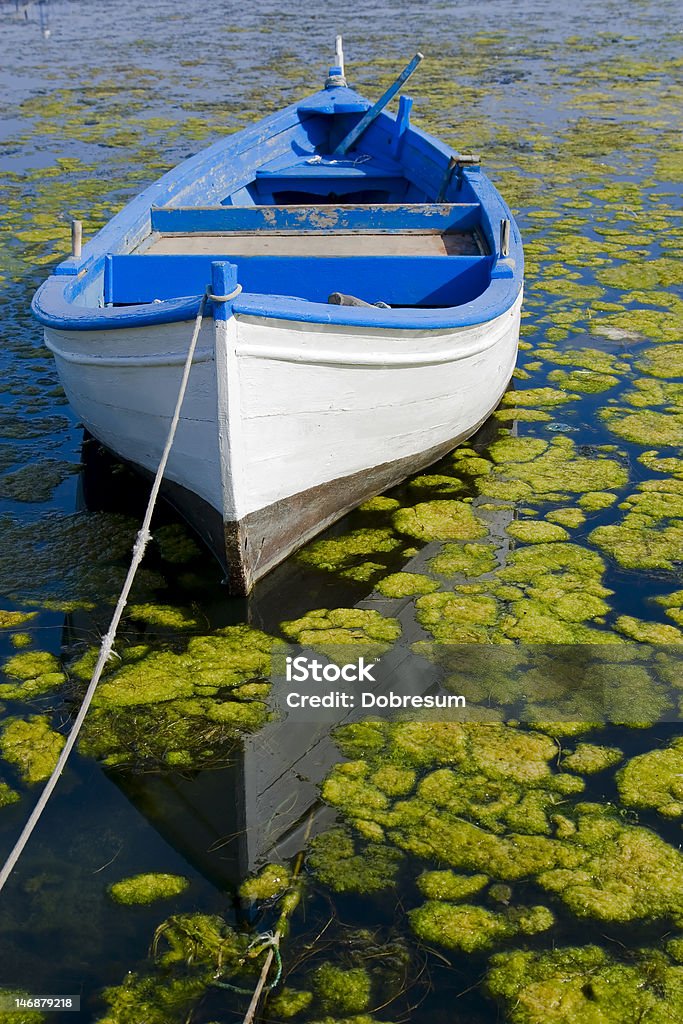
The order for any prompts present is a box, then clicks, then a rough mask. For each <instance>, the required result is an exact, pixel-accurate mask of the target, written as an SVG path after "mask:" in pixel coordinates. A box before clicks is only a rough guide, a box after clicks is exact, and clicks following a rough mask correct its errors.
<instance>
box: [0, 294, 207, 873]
mask: <svg viewBox="0 0 683 1024" xmlns="http://www.w3.org/2000/svg"><path fill="white" fill-rule="evenodd" d="M206 299H207V293H206V292H205V293H204V295H202V298H201V302H200V303H199V311H198V313H197V319H196V320H195V325H194V332H193V334H192V341H191V342H190V347H189V349H188V352H187V358H186V360H185V366H184V368H183V376H182V379H181V381H180V389H179V391H178V397H177V399H176V404H175V410H174V412H173V419H172V420H171V426H170V427H169V430H168V436H167V437H166V444H165V446H164V450H163V453H162V455H161V460H160V462H159V468H158V469H157V472H156V476H155V477H154V483H153V484H152V490H151V491H150V495H149V500H148V502H147V509H146V511H145V518H144V519H143V521H142V526H141V527H140V530H139V532H138V535H137V538H136V540H135V544H134V545H133V557H132V559H131V563H130V568H129V569H128V575H127V576H126V579H125V582H124V584H123V588H122V590H121V594H120V596H119V600H118V603H117V605H116V608H115V609H114V614H113V615H112V618H111V622H110V623H109V629H108V631H107V632H106V633H105V635H104V637H103V638H102V644H101V646H100V654H99V657H98V659H97V664H96V665H95V669H94V671H93V674H92V676H91V677H90V683H89V684H88V689H87V690H86V693H85V697H84V698H83V703H82V704H81V707H80V710H79V712H78V714H77V716H76V720H75V721H74V724H73V726H72V729H71V732H70V733H69V735H68V736H67V739H66V743H65V744H64V747H63V749H62V752H61V754H60V755H59V760H58V761H57V764H56V765H55V769H54V771H53V772H52V775H51V776H50V778H49V779H48V780H47V782H46V783H45V788H44V789H43V792H42V793H41V794H40V797H39V799H38V803H37V804H36V806H35V807H34V809H33V811H32V813H31V816H30V817H29V819H28V821H27V822H26V825H25V826H24V829H23V831H22V833H21V835H20V836H19V838H18V839H17V841H16V843H15V844H14V848H13V849H12V852H11V853H10V855H9V857H8V858H7V860H6V862H5V864H4V866H3V868H2V871H0V891H1V890H2V889H3V887H4V885H5V882H6V881H7V879H8V878H9V876H10V875H11V873H12V870H13V868H14V866H15V864H16V863H17V861H18V860H19V857H20V856H21V854H22V852H23V850H24V847H25V846H26V844H27V842H28V841H29V839H30V838H31V834H32V832H33V830H34V829H35V827H36V825H37V824H38V821H39V820H40V816H41V814H42V813H43V811H44V810H45V808H46V806H47V802H48V800H49V799H50V797H51V795H52V792H53V790H54V788H55V786H56V785H57V782H58V781H59V777H60V775H61V774H62V772H63V770H64V767H65V765H66V762H67V760H68V758H69V754H70V753H71V751H72V750H73V748H74V746H75V744H76V740H77V739H78V733H79V732H80V729H81V726H82V725H83V722H84V720H85V716H86V714H87V713H88V708H89V707H90V703H91V701H92V699H93V697H94V696H95V690H96V689H97V684H98V683H99V681H100V676H101V675H102V672H103V670H104V666H105V665H106V663H107V661H108V660H109V658H110V657H111V653H112V647H113V646H114V639H115V637H116V630H117V628H118V625H119V622H120V620H121V616H122V615H123V610H124V608H125V607H126V602H127V600H128V595H129V593H130V589H131V587H132V586H133V580H134V579H135V574H136V572H137V571H138V568H139V566H140V563H141V561H142V559H143V556H144V554H145V549H146V547H147V544H148V543H149V540H150V538H151V536H152V535H151V533H150V531H149V527H150V524H151V522H152V514H153V512H154V506H155V505H156V500H157V497H158V496H159V488H160V487H161V481H162V479H163V476H164V472H165V470H166V464H167V462H168V457H169V455H170V453H171V447H172V445H173V441H174V438H175V434H176V430H177V428H178V422H179V420H180V410H181V407H182V404H183V399H184V398H185V391H186V390H187V382H188V379H189V376H190V370H191V369H192V357H193V355H194V351H195V349H196V347H197V339H198V338H199V332H200V330H201V326H202V319H203V316H204V308H205V306H206ZM216 301H219V300H218V298H217V297H216Z"/></svg>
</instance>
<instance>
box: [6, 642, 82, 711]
mask: <svg viewBox="0 0 683 1024" xmlns="http://www.w3.org/2000/svg"><path fill="white" fill-rule="evenodd" d="M2 671H3V672H4V674H5V675H6V676H9V677H10V679H13V680H14V682H9V683H0V697H5V698H7V699H10V700H31V698H33V697H39V696H40V695H41V694H43V693H50V692H51V691H52V690H56V689H57V688H58V687H60V686H61V685H62V684H63V683H64V682H65V680H66V676H65V674H64V672H63V671H62V667H61V665H60V663H59V661H58V660H57V658H56V657H55V656H54V654H49V653H48V652H47V651H26V652H24V653H23V654H14V655H13V656H12V657H11V658H8V659H7V661H6V662H5V664H4V665H3V666H2Z"/></svg>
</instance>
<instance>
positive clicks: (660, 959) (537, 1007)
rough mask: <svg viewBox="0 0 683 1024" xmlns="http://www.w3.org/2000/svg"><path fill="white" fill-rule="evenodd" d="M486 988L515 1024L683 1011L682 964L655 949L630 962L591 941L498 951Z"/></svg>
mask: <svg viewBox="0 0 683 1024" xmlns="http://www.w3.org/2000/svg"><path fill="white" fill-rule="evenodd" d="M486 989H487V991H488V993H489V994H490V995H492V996H493V997H494V998H496V999H499V1000H501V1002H502V1003H503V1004H504V1006H505V1008H506V1011H507V1013H508V1015H509V1020H510V1021H511V1024H548V1022H550V1021H552V1022H553V1024H631V1022H632V1021H636V1020H640V1021H645V1020H648V1021H652V1024H671V1022H673V1021H674V1020H677V1019H678V1018H680V1016H681V1015H682V1014H683V985H681V972H680V968H679V967H677V966H674V965H672V963H671V961H670V960H669V958H668V957H666V956H665V955H664V954H663V953H660V952H654V951H652V952H648V951H643V952H640V953H639V954H637V956H634V957H632V958H631V959H630V960H627V961H626V962H619V961H618V960H616V959H615V958H614V957H613V956H612V955H611V954H610V953H608V952H606V951H605V950H603V949H601V948H599V947H598V946H591V945H589V946H581V947H567V948H560V949H553V950H551V951H549V952H544V953H538V952H525V951H522V950H519V951H514V952H509V953H497V954H495V955H494V956H493V957H492V958H491V961H490V967H489V971H488V974H487V977H486Z"/></svg>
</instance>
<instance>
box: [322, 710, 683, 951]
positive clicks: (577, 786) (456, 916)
mask: <svg viewBox="0 0 683 1024" xmlns="http://www.w3.org/2000/svg"><path fill="white" fill-rule="evenodd" d="M369 726H370V723H368V725H367V726H365V727H364V726H363V723H361V725H360V727H358V728H357V727H355V726H349V727H344V728H342V729H340V730H338V734H337V738H338V742H339V743H340V745H341V747H342V750H343V751H344V752H345V753H346V754H347V755H351V756H355V757H356V758H358V753H359V752H361V751H364V754H363V756H362V758H361V759H357V760H353V761H350V762H347V763H345V764H342V765H338V766H336V767H335V768H334V769H333V770H332V772H331V774H330V775H329V776H328V778H327V780H326V782H325V784H324V786H323V797H324V799H325V800H326V801H327V803H330V804H332V805H333V806H334V807H335V808H336V809H337V810H338V811H339V812H340V813H341V814H342V815H343V816H344V818H345V819H346V821H347V822H348V825H349V827H350V828H352V829H354V830H355V831H356V832H357V833H358V834H359V835H360V836H361V837H367V836H374V837H375V839H374V840H373V841H372V842H370V843H368V845H367V848H365V847H363V846H362V845H361V846H360V847H358V846H357V845H356V842H355V840H354V838H353V835H352V833H350V832H349V831H341V830H336V831H335V832H333V833H328V836H329V835H331V836H332V837H333V838H331V839H328V838H327V837H326V836H324V835H323V836H321V837H318V839H317V840H316V843H317V844H319V849H321V850H325V849H326V847H327V852H328V853H329V856H328V858H327V863H326V868H327V870H325V871H323V873H322V874H321V873H319V872H318V871H316V864H315V862H314V861H312V867H313V870H314V872H315V873H316V874H318V877H320V878H321V880H322V881H325V882H327V883H329V884H331V885H332V887H333V888H335V872H336V874H337V877H339V874H343V875H344V876H346V874H347V872H345V871H344V872H339V871H338V869H337V865H338V864H340V863H341V862H342V860H346V862H347V864H348V865H349V867H351V872H350V874H351V880H350V883H348V882H347V886H348V888H349V889H350V890H351V891H364V890H365V887H364V885H363V882H362V881H361V878H362V873H363V871H364V870H366V866H367V869H371V858H374V864H375V875H379V877H378V878H377V882H376V885H375V888H378V887H379V884H381V883H382V882H383V883H384V885H386V884H389V883H390V881H391V874H390V873H389V872H388V871H387V870H386V867H385V866H383V868H384V870H383V873H382V869H380V871H379V873H378V872H377V870H376V865H377V864H378V863H381V858H384V859H385V865H386V863H388V862H389V859H390V857H392V856H393V858H396V857H397V856H398V857H400V855H401V854H409V855H411V856H413V857H417V858H418V859H419V861H420V864H421V868H422V871H423V872H426V874H421V875H420V877H421V878H422V882H421V883H419V886H418V887H419V888H420V889H421V891H423V892H424V894H425V895H426V896H427V902H428V904H430V906H429V907H428V910H423V909H421V908H418V907H415V908H414V913H413V914H412V916H411V920H412V921H414V922H418V925H417V927H418V928H419V929H420V930H421V931H420V934H422V935H423V937H424V938H427V935H428V933H429V940H430V941H436V935H437V932H439V930H440V929H441V933H442V935H443V936H446V935H449V934H450V940H449V941H450V942H451V945H453V947H456V946H457V947H458V948H463V949H466V948H470V949H475V948H484V947H485V946H486V947H488V946H489V945H491V944H494V943H495V942H496V941H498V939H502V938H504V937H505V936H506V935H512V934H519V933H521V932H523V930H524V927H526V926H525V925H523V924H522V921H523V920H525V919H524V916H523V915H522V918H520V917H518V916H515V915H512V916H511V915H509V914H507V913H504V912H495V913H493V912H491V913H493V917H485V918H483V917H481V915H480V914H479V913H478V912H477V914H474V911H472V912H470V910H466V911H465V910H462V909H458V910H457V912H456V910H455V909H454V908H456V907H461V908H462V906H463V904H459V903H458V902H457V896H455V897H454V896H452V895H450V893H449V884H450V882H451V881H453V882H454V884H455V885H456V887H457V878H459V876H460V875H462V874H465V875H468V874H471V873H475V874H477V875H485V876H486V878H487V879H490V880H491V881H492V882H493V883H495V885H499V884H501V883H503V884H506V885H511V884H513V883H514V882H516V881H520V880H523V879H524V880H530V881H533V882H535V884H536V885H537V886H538V887H539V888H540V889H543V890H545V891H546V892H548V893H551V894H552V895H553V896H555V897H557V898H559V899H560V900H561V901H562V902H563V903H564V905H565V907H566V908H567V909H568V910H569V911H570V912H571V913H573V914H574V915H575V916H576V917H577V918H584V919H585V918H593V919H596V920H599V921H604V922H606V921H612V922H624V923H625V922H630V921H638V920H650V921H654V920H662V921H667V920H668V921H673V922H674V923H676V924H681V923H683V855H681V853H680V852H679V851H678V850H676V849H674V848H673V847H672V846H670V845H669V844H668V843H667V842H665V841H664V840H663V839H662V838H660V837H659V836H658V835H656V834H655V833H654V832H651V831H650V830H648V829H646V828H642V827H637V826H635V825H631V824H628V823H626V822H625V821H624V820H623V819H622V818H621V817H620V816H619V814H618V812H617V810H616V809H615V808H614V807H611V806H610V805H600V804H594V803H586V802H585V801H582V800H581V799H580V797H581V793H582V791H583V789H584V783H583V781H582V780H581V779H580V778H579V777H577V776H576V775H574V774H570V773H568V772H565V771H557V770H556V769H554V767H553V764H552V762H553V761H554V760H555V759H556V758H557V754H558V749H557V746H556V744H555V742H554V741H553V740H552V739H551V738H550V737H549V736H546V735H543V734H542V733H534V732H529V731H526V730H522V729H519V728H514V727H511V726H505V725H500V724H495V725H494V724H485V725H484V724H472V725H468V724H462V723H450V722H449V723H436V722H433V723H429V722H401V723H372V728H369ZM371 734H374V736H373V735H371ZM590 753H593V754H595V755H596V756H595V757H592V758H589V757H588V755H589V754H590ZM608 754H609V756H608ZM579 755H580V756H579V760H580V762H581V763H580V765H579V766H580V767H581V768H582V769H583V770H584V771H585V770H586V768H591V769H593V768H595V761H596V759H598V760H599V761H600V763H601V765H602V766H603V767H604V766H605V764H606V762H608V761H611V760H613V757H614V756H616V755H615V754H614V753H613V752H611V751H607V750H606V749H603V750H602V751H601V750H600V749H599V748H596V750H594V751H592V752H591V751H589V750H586V749H583V750H580V751H579ZM386 765H400V766H401V767H403V768H409V769H421V770H422V772H423V777H422V779H421V781H419V782H418V783H417V785H416V787H415V789H414V790H413V791H412V792H411V794H410V795H407V796H398V797H396V798H393V799H392V798H391V797H390V796H389V795H388V794H387V792H386V791H383V790H381V789H380V788H379V787H378V786H377V785H376V778H377V772H378V770H379V769H380V768H381V767H382V766H386ZM577 767H578V766H577ZM425 769H426V770H427V771H426V774H424V772H425ZM370 851H371V856H370ZM447 870H451V871H453V872H455V873H456V876H457V878H456V879H453V880H451V879H449V878H448V877H447V876H444V877H443V882H444V896H445V899H444V898H441V897H440V896H439V895H437V891H436V890H435V889H431V884H432V882H434V884H435V885H438V883H439V875H438V874H433V873H434V872H435V871H436V872H444V871H447ZM425 886H426V888H425ZM430 890H431V891H430ZM456 892H457V888H456ZM449 896H450V898H449ZM454 899H455V902H454ZM437 903H444V904H445V905H447V907H448V908H450V909H446V910H444V909H438V908H437V907H436V904H437ZM465 906H468V905H465ZM513 909H517V910H521V911H523V914H525V913H526V912H527V911H528V908H523V907H522V908H519V907H517V908H513ZM529 913H531V911H529ZM540 913H541V912H540V911H538V914H540ZM534 914H536V912H534ZM532 917H533V920H536V916H533V915H532ZM541 921H545V922H546V923H547V926H548V927H550V924H551V922H550V921H549V918H548V915H547V912H545V911H544V912H543V914H542V915H541V916H540V917H538V920H537V923H539V922H541ZM479 924H480V925H481V932H482V935H480V936H479V938H477V937H476V936H475V935H474V933H475V932H477V931H478V925H479ZM461 925H462V927H461ZM451 926H452V931H450V932H449V929H451ZM470 931H471V932H472V933H473V934H472V937H470V938H467V937H466V936H467V934H469V932H470ZM459 936H465V937H464V938H463V937H459ZM479 943H481V945H480V946H479V945H478V944H479ZM458 944H459V945H458Z"/></svg>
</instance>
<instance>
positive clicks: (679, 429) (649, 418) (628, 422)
mask: <svg viewBox="0 0 683 1024" xmlns="http://www.w3.org/2000/svg"><path fill="white" fill-rule="evenodd" d="M600 416H601V417H602V419H603V420H605V422H606V424H607V426H608V427H609V429H610V430H611V431H612V433H614V434H616V435H617V436H618V437H622V438H623V439H624V440H625V441H632V442H633V443H634V444H641V445H653V444H654V445H665V446H669V445H678V444H680V439H681V436H682V435H683V412H657V410H656V409H646V410H643V411H641V412H625V411H624V410H623V409H615V408H605V409H601V410H600Z"/></svg>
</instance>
